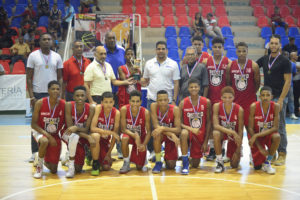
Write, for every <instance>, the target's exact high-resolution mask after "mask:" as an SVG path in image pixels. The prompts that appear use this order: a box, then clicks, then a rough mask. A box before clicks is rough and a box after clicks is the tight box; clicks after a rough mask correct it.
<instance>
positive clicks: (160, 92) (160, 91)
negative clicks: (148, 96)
mask: <svg viewBox="0 0 300 200" xmlns="http://www.w3.org/2000/svg"><path fill="white" fill-rule="evenodd" d="M159 94H167V95H168V92H167V91H166V90H159V91H158V92H157V94H156V95H157V96H158V95H159Z"/></svg>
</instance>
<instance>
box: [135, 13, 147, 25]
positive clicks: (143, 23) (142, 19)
mask: <svg viewBox="0 0 300 200" xmlns="http://www.w3.org/2000/svg"><path fill="white" fill-rule="evenodd" d="M136 25H139V21H138V18H137V17H136ZM141 27H142V28H147V27H148V18H147V16H146V15H141Z"/></svg>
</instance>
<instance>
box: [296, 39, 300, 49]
mask: <svg viewBox="0 0 300 200" xmlns="http://www.w3.org/2000/svg"><path fill="white" fill-rule="evenodd" d="M295 45H296V46H297V48H298V52H299V49H300V38H296V39H295Z"/></svg>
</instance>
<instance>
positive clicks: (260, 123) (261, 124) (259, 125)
mask: <svg viewBox="0 0 300 200" xmlns="http://www.w3.org/2000/svg"><path fill="white" fill-rule="evenodd" d="M268 110H269V111H268V113H267V114H266V115H264V113H263V111H262V107H261V102H260V101H257V102H255V114H254V132H255V133H259V132H262V131H264V130H267V129H270V128H272V127H273V126H274V111H275V102H273V101H271V103H270V106H269V109H268ZM264 118H266V119H264Z"/></svg>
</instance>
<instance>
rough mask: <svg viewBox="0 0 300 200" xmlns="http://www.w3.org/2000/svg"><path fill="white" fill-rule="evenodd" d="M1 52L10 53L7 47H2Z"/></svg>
mask: <svg viewBox="0 0 300 200" xmlns="http://www.w3.org/2000/svg"><path fill="white" fill-rule="evenodd" d="M2 54H5V55H10V50H9V48H2Z"/></svg>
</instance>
